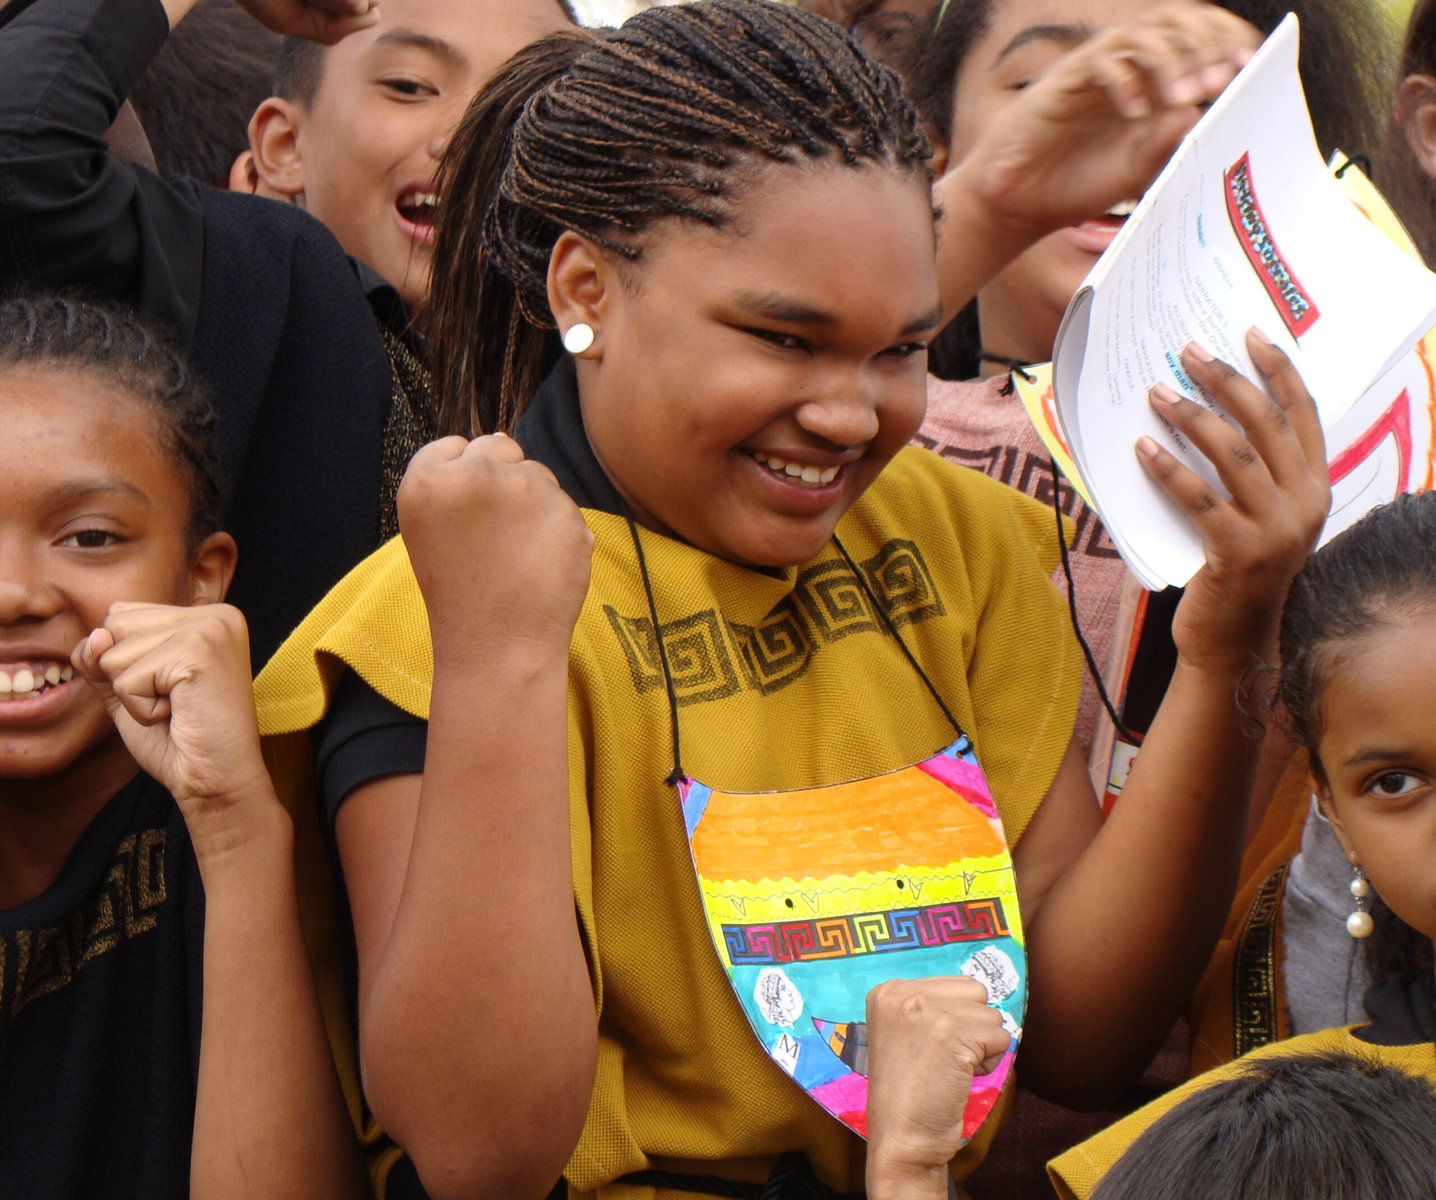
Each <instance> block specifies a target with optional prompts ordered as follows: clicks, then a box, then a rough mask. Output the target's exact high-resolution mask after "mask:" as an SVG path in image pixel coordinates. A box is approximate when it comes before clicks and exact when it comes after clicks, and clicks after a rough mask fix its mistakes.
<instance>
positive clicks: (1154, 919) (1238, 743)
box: [1019, 665, 1261, 1107]
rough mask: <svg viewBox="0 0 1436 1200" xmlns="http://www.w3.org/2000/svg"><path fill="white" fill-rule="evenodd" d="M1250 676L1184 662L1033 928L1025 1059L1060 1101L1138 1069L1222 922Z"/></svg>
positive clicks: (1252, 752)
mask: <svg viewBox="0 0 1436 1200" xmlns="http://www.w3.org/2000/svg"><path fill="white" fill-rule="evenodd" d="M1239 682H1240V681H1239V680H1238V679H1237V678H1236V677H1234V676H1232V675H1214V674H1205V673H1203V672H1200V671H1197V670H1195V669H1193V668H1190V667H1187V666H1185V665H1179V666H1178V668H1177V670H1176V673H1175V674H1174V676H1173V678H1172V682H1171V685H1170V687H1169V689H1168V691H1167V696H1166V699H1165V701H1164V703H1163V705H1162V708H1161V710H1160V711H1159V713H1158V715H1157V718H1156V720H1155V721H1154V723H1153V725H1152V728H1151V730H1150V732H1149V733H1148V736H1147V739H1146V741H1145V742H1144V744H1143V747H1142V750H1141V753H1140V754H1139V755H1138V756H1137V759H1136V762H1135V764H1134V765H1133V769H1132V774H1131V776H1130V778H1129V780H1128V782H1127V785H1126V787H1125V788H1124V789H1123V793H1122V799H1121V801H1120V803H1118V805H1117V806H1116V808H1115V809H1114V811H1113V813H1112V816H1111V817H1110V818H1109V819H1108V820H1107V822H1106V823H1105V825H1104V826H1103V828H1102V829H1101V831H1100V832H1099V833H1098V835H1097V836H1096V838H1095V839H1094V840H1093V841H1092V843H1091V844H1090V845H1089V846H1088V848H1087V849H1086V851H1085V852H1084V853H1083V854H1082V855H1081V857H1080V858H1078V859H1077V860H1076V862H1074V863H1073V864H1072V866H1071V867H1069V868H1068V869H1067V871H1066V872H1065V873H1064V874H1063V875H1062V876H1061V877H1060V878H1059V879H1058V880H1057V881H1056V883H1054V884H1053V886H1052V889H1051V891H1050V892H1049V893H1048V895H1047V896H1046V897H1045V899H1044V900H1043V901H1042V904H1041V908H1040V910H1039V911H1038V912H1037V913H1036V914H1035V916H1034V917H1033V919H1032V921H1031V923H1030V925H1029V927H1028V930H1027V946H1028V953H1029V956H1030V961H1031V971H1032V1005H1031V1008H1030V1010H1029V1014H1028V1019H1027V1024H1026V1028H1025V1032H1024V1039H1023V1047H1022V1052H1021V1056H1020V1059H1019V1062H1020V1064H1021V1067H1022V1070H1023V1081H1024V1083H1026V1084H1027V1085H1028V1086H1029V1087H1031V1088H1033V1090H1035V1091H1038V1092H1039V1093H1041V1094H1043V1095H1045V1096H1048V1097H1050V1098H1052V1099H1054V1100H1056V1101H1058V1102H1061V1103H1066V1104H1070V1105H1073V1106H1075V1107H1095V1106H1098V1105H1101V1104H1103V1103H1107V1102H1109V1101H1110V1100H1111V1099H1113V1098H1114V1097H1115V1096H1116V1095H1118V1094H1120V1092H1121V1091H1122V1090H1123V1089H1124V1088H1125V1087H1126V1086H1128V1085H1129V1084H1130V1083H1131V1082H1132V1081H1133V1080H1135V1079H1136V1078H1137V1076H1138V1075H1139V1074H1140V1072H1141V1071H1142V1069H1143V1068H1144V1067H1145V1066H1146V1065H1147V1063H1148V1062H1149V1061H1150V1060H1151V1058H1152V1055H1153V1054H1154V1053H1155V1051H1156V1050H1157V1048H1158V1047H1159V1046H1160V1045H1161V1043H1162V1040H1163V1039H1164V1037H1165V1036H1166V1035H1167V1033H1168V1032H1169V1031H1170V1029H1171V1026H1172V1023H1173V1022H1174V1020H1175V1019H1176V1017H1177V1015H1178V1014H1179V1013H1180V1012H1181V1010H1182V1007H1183V1005H1184V1004H1185V1002H1186V1000H1187V997H1188V995H1189V993H1190V991H1191V989H1192V987H1193V986H1194V985H1195V983H1196V981H1197V979H1198V978H1199V976H1200V974H1201V971H1202V969H1203V968H1204V967H1205V965H1206V963H1207V961H1208V959H1209V957H1210V955H1211V952H1212V949H1213V947H1214V945H1215V942H1216V939H1217V937H1218V936H1219V934H1220V932H1221V929H1222V927H1223V924H1224V922H1225V920H1226V916H1227V912H1228V910H1229V908H1230V905H1231V900H1232V896H1233V893H1234V891H1235V886H1236V880H1237V870H1238V867H1239V865H1240V862H1241V855H1242V850H1243V844H1244V837H1243V834H1244V830H1245V823H1246V815H1247V807H1248V803H1249V799H1250V794H1251V788H1252V780H1253V777H1254V774H1255V769H1256V764H1257V761H1258V757H1259V753H1260V745H1261V742H1260V737H1259V731H1258V730H1257V729H1256V728H1255V724H1256V722H1255V720H1254V717H1253V716H1247V715H1243V713H1242V712H1241V711H1240V710H1239V708H1238V706H1237V704H1236V700H1235V697H1236V689H1237V687H1238V686H1239ZM1258 716H1259V714H1258Z"/></svg>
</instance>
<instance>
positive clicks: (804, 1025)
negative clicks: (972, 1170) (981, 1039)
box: [678, 736, 1027, 1138]
mask: <svg viewBox="0 0 1436 1200" xmlns="http://www.w3.org/2000/svg"><path fill="white" fill-rule="evenodd" d="M678 791H679V796H680V799H681V801H682V806H683V819H684V824H685V826H686V827H687V830H688V842H689V847H690V849H691V850H692V854H693V867H694V871H695V872H696V874H697V877H698V887H699V892H700V894H701V895H702V898H703V908H704V914H705V916H706V918H707V922H708V929H709V933H710V934H711V936H712V939H713V947H714V949H715V950H716V951H717V954H718V959H719V962H720V963H721V964H722V966H723V970H724V972H725V973H726V974H727V976H728V981H729V983H730V984H731V985H732V987H733V991H734V994H735V995H736V996H737V997H738V1002H739V1004H740V1005H742V1008H743V1011H744V1013H745V1014H746V1015H747V1017H748V1020H749V1022H750V1024H751V1025H752V1027H753V1032H754V1033H755V1034H756V1035H757V1038H758V1040H759V1042H761V1043H762V1045H763V1048H764V1050H765V1051H766V1052H767V1053H768V1055H769V1056H770V1057H771V1058H772V1059H773V1061H774V1062H776V1063H777V1064H778V1065H779V1066H780V1067H782V1068H783V1070H784V1071H785V1072H787V1074H788V1075H789V1076H791V1077H792V1078H793V1079H794V1080H795V1081H796V1082H797V1083H798V1085H799V1086H800V1087H802V1088H803V1090H804V1091H806V1092H807V1093H808V1094H809V1095H810V1096H812V1097H813V1099H814V1100H816V1101H817V1102H818V1103H819V1104H821V1105H822V1106H823V1107H824V1108H825V1109H827V1111H828V1112H830V1113H832V1115H833V1116H835V1117H837V1118H838V1120H840V1121H842V1122H843V1124H845V1125H846V1126H848V1128H850V1129H852V1130H853V1131H854V1132H855V1133H858V1134H861V1135H863V1136H864V1137H865V1136H866V1135H867V1094H868V1080H867V1026H866V998H867V993H868V991H869V989H871V988H872V987H874V986H875V985H876V984H879V983H882V982H884V981H885V980H888V979H899V978H901V979H917V978H923V977H926V976H933V975H958V974H965V975H970V976H972V977H973V978H975V979H977V980H979V981H981V982H982V983H984V984H985V985H986V986H987V989H988V994H989V996H990V997H991V1001H990V1002H991V1003H992V1005H993V1006H994V1007H995V1008H997V1009H998V1010H999V1011H1000V1012H1001V1013H1002V1015H1003V1023H1004V1024H1005V1025H1006V1026H1007V1028H1008V1030H1009V1031H1010V1032H1011V1034H1012V1046H1011V1048H1010V1049H1009V1050H1008V1052H1007V1054H1006V1055H1004V1057H1003V1059H1002V1062H1001V1063H1000V1064H999V1065H998V1066H997V1068H996V1069H995V1070H994V1071H992V1072H991V1073H990V1074H988V1075H983V1076H980V1077H978V1078H977V1079H976V1080H974V1081H973V1087H972V1093H971V1096H970V1097H969V1099H968V1102H967V1108H966V1111H965V1113H964V1119H963V1137H964V1138H970V1137H971V1136H972V1135H973V1133H974V1132H975V1131H976V1130H977V1128H978V1126H979V1125H981V1124H982V1121H983V1119H984V1118H985V1117H986V1116H987V1114H988V1113H989V1112H990V1111H991V1110H992V1107H993V1105H994V1104H995V1103H996V1101H997V1098H998V1095H999V1094H1000V1093H1001V1091H1002V1087H1003V1084H1004V1083H1005V1082H1006V1080H1007V1077H1008V1074H1009V1073H1010V1071H1011V1069H1012V1060H1013V1057H1014V1055H1015V1054H1016V1050H1017V1041H1018V1039H1019V1037H1020V1036H1021V1029H1022V1020H1023V1015H1024V1012H1025V1010H1026V1006H1027V958H1026V954H1025V951H1024V949H1023V937H1022V922H1021V918H1020V916H1019V914H1018V911H1017V892H1016V885H1015V882H1014V880H1013V873H1012V857H1011V855H1010V854H1009V853H1008V848H1007V841H1006V838H1005V836H1004V834H1003V830H1002V825H1001V823H1000V822H999V820H998V818H997V810H996V807H995V806H994V804H993V802H992V794H991V792H990V790H989V789H988V785H987V779H986V777H985V776H984V774H983V772H982V768H981V767H980V766H979V765H978V762H977V758H976V756H975V755H974V753H973V751H972V746H971V743H970V742H969V741H968V739H967V738H966V737H965V736H963V737H959V739H958V740H957V741H956V742H954V743H953V744H952V745H951V746H949V747H948V748H947V749H946V750H944V751H942V752H941V753H939V754H936V755H934V756H933V757H932V758H930V759H927V760H926V761H924V762H921V763H917V764H915V765H913V766H910V767H904V768H902V769H900V770H896V771H891V772H889V773H887V774H884V775H878V776H874V777H872V778H869V779H859V780H855V781H853V782H851V783H844V784H837V785H835V786H832V787H819V788H805V789H801V790H797V791H790V792H754V793H728V792H722V791H718V790H715V789H713V788H709V787H707V786H705V785H704V784H702V783H699V782H697V781H696V780H693V779H684V780H682V781H681V782H680V783H679V785H678Z"/></svg>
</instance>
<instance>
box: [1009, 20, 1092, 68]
mask: <svg viewBox="0 0 1436 1200" xmlns="http://www.w3.org/2000/svg"><path fill="white" fill-rule="evenodd" d="M1096 32H1097V31H1096V30H1095V29H1093V28H1092V26H1090V25H1086V24H1082V23H1080V22H1078V23H1073V24H1068V25H1029V26H1028V27H1027V28H1026V29H1024V30H1022V32H1021V33H1019V34H1017V35H1016V36H1015V37H1014V38H1013V39H1012V40H1011V41H1010V42H1008V43H1007V45H1005V46H1003V47H1002V49H1001V50H999V51H998V52H997V57H996V58H994V59H993V60H992V65H993V66H994V67H995V66H997V64H998V63H1000V62H1002V60H1003V59H1005V58H1007V57H1008V56H1009V55H1012V54H1016V53H1017V51H1019V50H1021V49H1022V47H1023V46H1028V45H1031V44H1032V43H1033V42H1058V43H1060V44H1061V45H1063V46H1067V47H1071V46H1077V45H1080V44H1081V43H1082V42H1085V41H1086V40H1087V39H1088V38H1090V37H1091V36H1092V35H1093V34H1094V33H1096Z"/></svg>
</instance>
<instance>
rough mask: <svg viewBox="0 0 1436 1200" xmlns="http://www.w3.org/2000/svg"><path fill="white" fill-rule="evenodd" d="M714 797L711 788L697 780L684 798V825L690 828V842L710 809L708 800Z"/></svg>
mask: <svg viewBox="0 0 1436 1200" xmlns="http://www.w3.org/2000/svg"><path fill="white" fill-rule="evenodd" d="M712 795H713V789H712V788H711V787H709V786H708V785H707V784H706V783H699V782H698V781H697V780H696V779H695V780H694V781H693V783H692V784H691V785H690V786H689V788H688V795H687V796H685V797H684V798H683V824H684V825H685V826H687V828H688V838H689V840H690V841H691V840H692V838H693V831H694V830H695V829H697V828H698V822H699V821H701V820H702V819H703V813H704V812H705V810H706V809H707V808H708V798H709V797H710V796H712Z"/></svg>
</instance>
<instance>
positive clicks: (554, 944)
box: [335, 436, 597, 1200]
mask: <svg viewBox="0 0 1436 1200" xmlns="http://www.w3.org/2000/svg"><path fill="white" fill-rule="evenodd" d="M399 519H400V524H401V528H402V529H403V533H404V539H405V542H406V544H407V546H408V549H409V554H410V557H411V559H412V561H413V564H414V571H415V574H416V575H417V577H418V580H419V585H420V587H421V589H422V590H423V594H424V601H425V606H426V608H427V610H428V616H429V626H430V632H431V636H432V639H433V647H434V687H433V695H432V701H431V708H430V721H429V730H428V748H427V754H426V758H425V767H424V773H423V775H422V777H420V776H416V775H404V776H391V777H388V778H383V779H378V780H375V781H374V782H372V783H369V784H366V785H363V786H361V787H359V788H357V789H355V791H354V792H353V793H352V794H351V795H350V796H349V798H348V799H347V800H346V801H345V802H344V806H343V807H342V808H341V809H340V810H339V816H338V819H337V822H336V826H335V828H336V833H337V837H338V842H339V851H340V857H341V859H342V860H343V865H344V877H345V883H346V886H347V888H348V891H349V898H350V907H351V911H352V912H353V916H354V927H355V935H356V940H357V945H358V951H359V986H360V1001H359V1027H360V1051H361V1058H362V1063H363V1073H364V1082H365V1094H366V1097H367V1099H368V1101H369V1104H370V1107H371V1108H372V1109H373V1112H374V1115H375V1117H376V1118H377V1119H378V1121H379V1123H380V1124H381V1125H382V1126H383V1127H384V1129H385V1131H386V1132H387V1133H388V1134H389V1135H390V1136H391V1137H393V1138H394V1140H395V1141H396V1142H398V1143H399V1144H400V1145H401V1146H403V1147H404V1149H405V1150H406V1151H407V1152H408V1154H409V1155H410V1157H411V1158H412V1159H413V1160H414V1164H415V1166H416V1168H417V1169H418V1172H419V1175H420V1178H421V1179H422V1180H423V1183H424V1187H425V1189H426V1190H427V1191H428V1193H429V1194H430V1195H431V1196H433V1197H434V1198H435V1200H446V1198H448V1197H456V1198H466V1197H471V1196H505V1197H512V1198H513V1200H521V1198H522V1197H525V1196H531V1197H535V1198H537V1197H541V1196H543V1195H544V1193H546V1192H547V1191H548V1189H549V1188H550V1187H551V1186H552V1185H553V1183H554V1181H555V1180H556V1179H557V1178H558V1177H559V1175H560V1173H561V1172H562V1170H563V1168H564V1165H565V1163H566V1162H567V1161H568V1158H569V1156H570V1155H571V1154H572V1151H573V1148H574V1146H575V1145H576V1144H577V1141H578V1136H579V1133H580V1131H581V1129H582V1126H583V1120H584V1116H585V1114H586V1113H587V1110H588V1100H589V1095H590V1093H591V1091H592V1087H593V1072H594V1062H595V1055H596V1048H597V1020H596V1017H595V1012H594V995H593V986H592V983H591V980H590V976H589V972H588V965H587V960H586V958H585V955H584V951H583V946H582V942H581V940H580V936H579V929H578V919H577V915H576V911H575V906H574V883H573V873H572V867H571V858H570V846H569V798H568V772H569V756H568V735H567V715H566V714H567V677H568V647H569V640H570V637H571V635H572V631H573V625H574V621H575V620H576V619H577V616H578V610H579V607H580V604H581V603H582V599H583V595H584V592H585V590H586V588H587V583H588V565H589V552H590V547H591V544H592V539H591V536H590V534H589V532H588V529H587V527H586V526H585V525H584V523H583V520H582V517H581V516H580V514H579V512H578V510H577V508H576V507H575V506H574V505H573V503H572V501H570V500H569V499H568V498H567V497H565V496H564V495H563V493H562V492H560V491H559V488H558V485H557V483H556V482H555V481H554V479H553V477H552V475H550V474H549V472H548V471H547V469H546V468H544V467H542V466H540V465H538V464H535V463H527V462H524V461H522V454H521V452H520V451H519V448H518V445H517V443H515V442H512V441H510V440H509V439H507V438H504V437H502V436H497V437H488V438H480V439H478V440H477V441H475V442H472V443H467V444H466V443H465V442H464V441H463V439H460V438H448V439H445V440H444V441H441V442H436V443H434V444H433V445H431V446H428V447H426V448H425V449H424V450H422V451H420V452H419V454H418V455H417V456H416V457H415V459H414V462H413V464H412V465H411V466H410V469H409V473H408V475H407V476H406V477H405V481H404V484H403V487H402V489H401V491H400V494H399Z"/></svg>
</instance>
